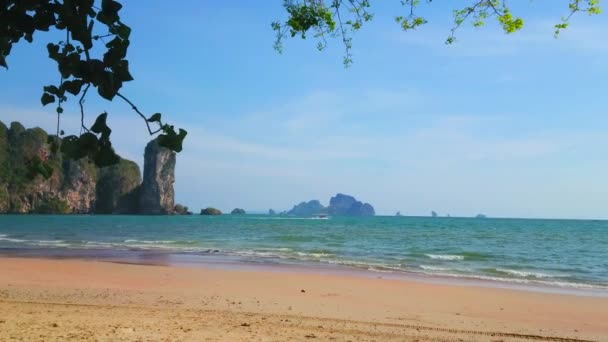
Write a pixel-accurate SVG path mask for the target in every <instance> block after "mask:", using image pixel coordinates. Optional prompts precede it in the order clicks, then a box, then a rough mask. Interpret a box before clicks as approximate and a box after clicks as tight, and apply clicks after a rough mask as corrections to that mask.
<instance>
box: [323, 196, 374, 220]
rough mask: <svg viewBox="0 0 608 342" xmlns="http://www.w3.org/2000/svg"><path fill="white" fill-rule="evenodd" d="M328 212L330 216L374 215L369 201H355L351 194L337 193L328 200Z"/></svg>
mask: <svg viewBox="0 0 608 342" xmlns="http://www.w3.org/2000/svg"><path fill="white" fill-rule="evenodd" d="M327 209H328V213H329V215H332V216H374V215H375V214H376V213H375V211H374V208H373V207H372V206H371V205H370V204H369V203H363V202H359V201H357V200H356V199H355V198H354V197H353V196H349V195H345V194H337V195H336V196H334V197H332V198H331V199H330V200H329V207H328V208H327Z"/></svg>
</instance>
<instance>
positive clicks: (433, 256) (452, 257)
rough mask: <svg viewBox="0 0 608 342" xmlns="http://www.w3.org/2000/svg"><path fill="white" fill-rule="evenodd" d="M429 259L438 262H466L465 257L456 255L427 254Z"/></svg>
mask: <svg viewBox="0 0 608 342" xmlns="http://www.w3.org/2000/svg"><path fill="white" fill-rule="evenodd" d="M425 255H426V256H427V257H429V258H431V259H437V260H450V261H455V260H464V255H454V254H425Z"/></svg>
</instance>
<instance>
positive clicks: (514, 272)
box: [494, 268, 568, 278]
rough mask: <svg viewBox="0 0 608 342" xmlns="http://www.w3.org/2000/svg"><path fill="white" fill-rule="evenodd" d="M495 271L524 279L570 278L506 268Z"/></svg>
mask: <svg viewBox="0 0 608 342" xmlns="http://www.w3.org/2000/svg"><path fill="white" fill-rule="evenodd" d="M494 270H495V271H496V272H498V273H505V274H508V275H514V276H517V277H523V278H564V277H568V276H567V275H558V274H547V273H541V272H533V271H518V270H511V269H506V268H496V269H494Z"/></svg>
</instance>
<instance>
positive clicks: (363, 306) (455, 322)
mask: <svg viewBox="0 0 608 342" xmlns="http://www.w3.org/2000/svg"><path fill="white" fill-rule="evenodd" d="M65 340H74V341H523V340H527V341H529V340H545V341H576V340H593V341H608V298H605V297H603V298H602V297H583V296H573V295H558V294H547V293H537V292H526V291H517V290H505V289H495V288H483V287H475V286H457V285H443V284H429V283H422V282H417V281H404V280H388V279H374V278H366V277H358V276H346V275H322V274H308V273H301V272H300V273H297V272H293V273H290V272H270V271H252V270H217V269H205V268H193V267H174V266H171V267H167V266H146V265H130V264H116V263H104V262H95V261H77V260H43V259H19V258H0V341H65Z"/></svg>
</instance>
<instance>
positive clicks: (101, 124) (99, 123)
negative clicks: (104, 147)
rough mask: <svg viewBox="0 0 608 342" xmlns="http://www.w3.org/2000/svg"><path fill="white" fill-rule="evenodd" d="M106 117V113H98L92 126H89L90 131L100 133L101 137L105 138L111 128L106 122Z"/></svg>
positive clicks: (110, 131)
mask: <svg viewBox="0 0 608 342" xmlns="http://www.w3.org/2000/svg"><path fill="white" fill-rule="evenodd" d="M107 117H108V113H101V114H99V116H98V117H97V119H95V123H94V124H93V126H91V131H92V132H94V133H98V134H101V138H102V139H107V138H108V137H109V136H110V133H112V130H111V129H110V127H108V125H107V124H106V119H107Z"/></svg>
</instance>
